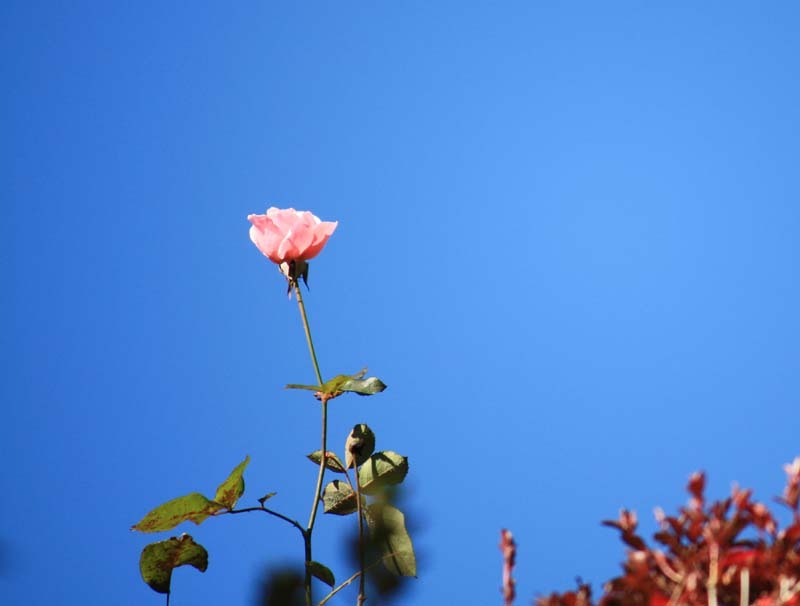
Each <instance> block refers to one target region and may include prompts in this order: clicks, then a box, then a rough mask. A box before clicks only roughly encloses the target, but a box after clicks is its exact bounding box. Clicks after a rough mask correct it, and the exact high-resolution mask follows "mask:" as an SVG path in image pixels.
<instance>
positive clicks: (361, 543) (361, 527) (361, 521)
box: [348, 461, 367, 606]
mask: <svg viewBox="0 0 800 606" xmlns="http://www.w3.org/2000/svg"><path fill="white" fill-rule="evenodd" d="M353 471H354V475H355V476H356V508H357V510H358V571H359V572H360V573H361V576H360V577H359V579H358V601H357V602H356V604H357V605H358V606H363V604H364V602H366V600H367V594H366V592H365V591H364V577H365V574H364V519H363V515H364V513H363V511H362V510H361V480H360V479H359V476H358V465H356V464H355V461H353ZM348 479H349V478H348Z"/></svg>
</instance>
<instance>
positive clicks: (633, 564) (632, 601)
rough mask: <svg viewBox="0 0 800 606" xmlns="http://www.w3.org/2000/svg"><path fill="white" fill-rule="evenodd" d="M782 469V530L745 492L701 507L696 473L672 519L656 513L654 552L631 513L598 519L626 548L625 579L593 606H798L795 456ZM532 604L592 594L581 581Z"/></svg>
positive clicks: (558, 605) (586, 602) (798, 475)
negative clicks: (786, 515)
mask: <svg viewBox="0 0 800 606" xmlns="http://www.w3.org/2000/svg"><path fill="white" fill-rule="evenodd" d="M784 469H785V470H786V474H787V476H788V478H787V482H786V488H785V489H784V492H783V495H782V496H781V497H779V498H778V499H777V501H778V502H780V503H782V504H784V505H786V506H787V507H788V508H789V509H791V511H792V521H791V523H790V525H789V526H788V527H787V528H785V529H783V530H779V529H778V525H777V523H776V521H775V518H774V517H773V515H772V513H770V511H769V509H768V508H767V506H766V505H764V504H763V503H759V502H754V501H752V500H751V496H752V491H751V490H742V489H739V488H738V487H734V488H733V491H732V494H731V496H730V497H728V498H727V499H725V500H722V501H716V502H713V503H710V504H707V503H706V500H705V496H704V489H705V475H704V474H702V473H695V474H693V475H692V476H691V477H690V478H689V484H688V486H687V489H688V491H689V494H690V497H691V498H690V500H689V503H688V504H687V505H686V507H681V508H680V509H679V510H678V515H677V516H667V515H665V514H664V512H663V511H661V510H656V520H657V521H658V523H659V525H660V527H661V528H660V530H659V531H658V532H656V533H655V535H653V539H654V541H655V542H657V543H659V547H657V548H654V547H650V546H648V544H647V543H646V542H645V540H644V539H643V538H642V537H641V536H639V535H638V534H637V533H636V528H637V525H638V522H637V518H636V514H635V513H634V512H632V511H625V510H623V511H622V512H620V516H619V519H618V520H613V521H605V522H603V524H605V525H606V526H611V527H613V528H616V529H617V530H618V531H619V532H620V535H621V539H622V541H623V543H625V544H626V545H627V546H628V547H629V548H630V549H629V551H628V559H627V561H626V562H624V563H623V565H622V567H623V571H624V574H623V575H622V576H620V577H617V578H615V579H612V580H611V581H610V582H608V583H607V584H606V585H605V587H604V593H603V596H602V597H601V598H600V600H599V601H598V602H597V606H679V605H680V606H684V605H686V606H728V605H731V606H748V605H751V604H754V605H755V606H800V509H798V503H800V457H798V458H796V459H795V460H794V462H793V463H791V464H788V465H786V466H784ZM746 531H750V532H746ZM536 604H537V606H592V600H591V589H590V588H589V586H588V585H583V584H581V585H579V587H578V589H577V590H576V591H568V592H566V593H560V594H559V593H553V594H551V595H549V596H547V597H542V598H539V599H537V600H536Z"/></svg>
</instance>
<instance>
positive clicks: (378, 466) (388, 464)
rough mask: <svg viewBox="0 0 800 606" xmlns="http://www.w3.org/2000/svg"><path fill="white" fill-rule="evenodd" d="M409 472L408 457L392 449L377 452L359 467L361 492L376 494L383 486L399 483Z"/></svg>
mask: <svg viewBox="0 0 800 606" xmlns="http://www.w3.org/2000/svg"><path fill="white" fill-rule="evenodd" d="M407 473H408V458H407V457H404V456H403V455H399V454H397V453H396V452H392V451H391V450H385V451H382V452H376V453H375V454H374V455H372V456H371V457H370V458H369V459H367V460H366V462H365V463H364V464H363V465H362V466H361V467H359V469H358V482H359V484H361V492H363V493H364V494H375V493H376V492H378V491H379V490H380V489H381V487H382V486H387V485H390V484H399V483H400V482H402V481H403V479H404V478H405V477H406V474H407Z"/></svg>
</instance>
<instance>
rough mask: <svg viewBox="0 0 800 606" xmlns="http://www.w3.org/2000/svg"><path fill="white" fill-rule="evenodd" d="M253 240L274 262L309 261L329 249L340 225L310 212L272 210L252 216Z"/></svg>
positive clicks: (251, 231) (249, 217)
mask: <svg viewBox="0 0 800 606" xmlns="http://www.w3.org/2000/svg"><path fill="white" fill-rule="evenodd" d="M247 220H248V221H250V223H252V224H253V225H252V226H251V227H250V239H251V240H252V241H253V244H255V245H256V247H258V250H260V251H261V252H262V253H263V254H264V255H265V256H267V257H269V259H270V261H272V262H273V263H277V264H279V265H280V264H281V263H285V262H286V263H288V262H291V261H308V260H309V259H313V258H314V257H316V256H317V255H318V254H319V252H320V251H321V250H322V248H323V247H324V246H325V244H326V242H327V241H328V238H330V237H331V234H332V233H333V230H335V229H336V226H337V225H338V222H336V221H334V222H329V221H320V220H319V218H318V217H316V216H314V215H313V214H311V213H310V212H308V211H307V210H304V211H297V210H295V209H293V208H275V207H272V208H270V209H269V210H268V211H267V214H266V215H249V216H248V217H247Z"/></svg>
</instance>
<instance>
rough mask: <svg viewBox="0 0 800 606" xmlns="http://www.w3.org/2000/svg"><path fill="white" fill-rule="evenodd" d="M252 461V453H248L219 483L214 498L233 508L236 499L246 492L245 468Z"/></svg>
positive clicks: (228, 507) (226, 506) (224, 505)
mask: <svg viewBox="0 0 800 606" xmlns="http://www.w3.org/2000/svg"><path fill="white" fill-rule="evenodd" d="M248 463H250V455H247V456H246V457H245V459H244V461H242V462H241V463H239V464H238V465H237V466H236V467H234V468H233V471H231V473H230V475H229V476H228V478H227V479H226V480H225V481H224V482H223V483H222V484H220V485H219V487H218V488H217V494H216V496H215V497H214V500H215V501H216V502H217V503H219V504H220V505H222V506H223V507H225V508H226V509H233V507H234V505H236V501H238V500H239V497H241V496H242V495H243V494H244V477H243V475H242V474H244V469H245V467H247V464H248Z"/></svg>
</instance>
